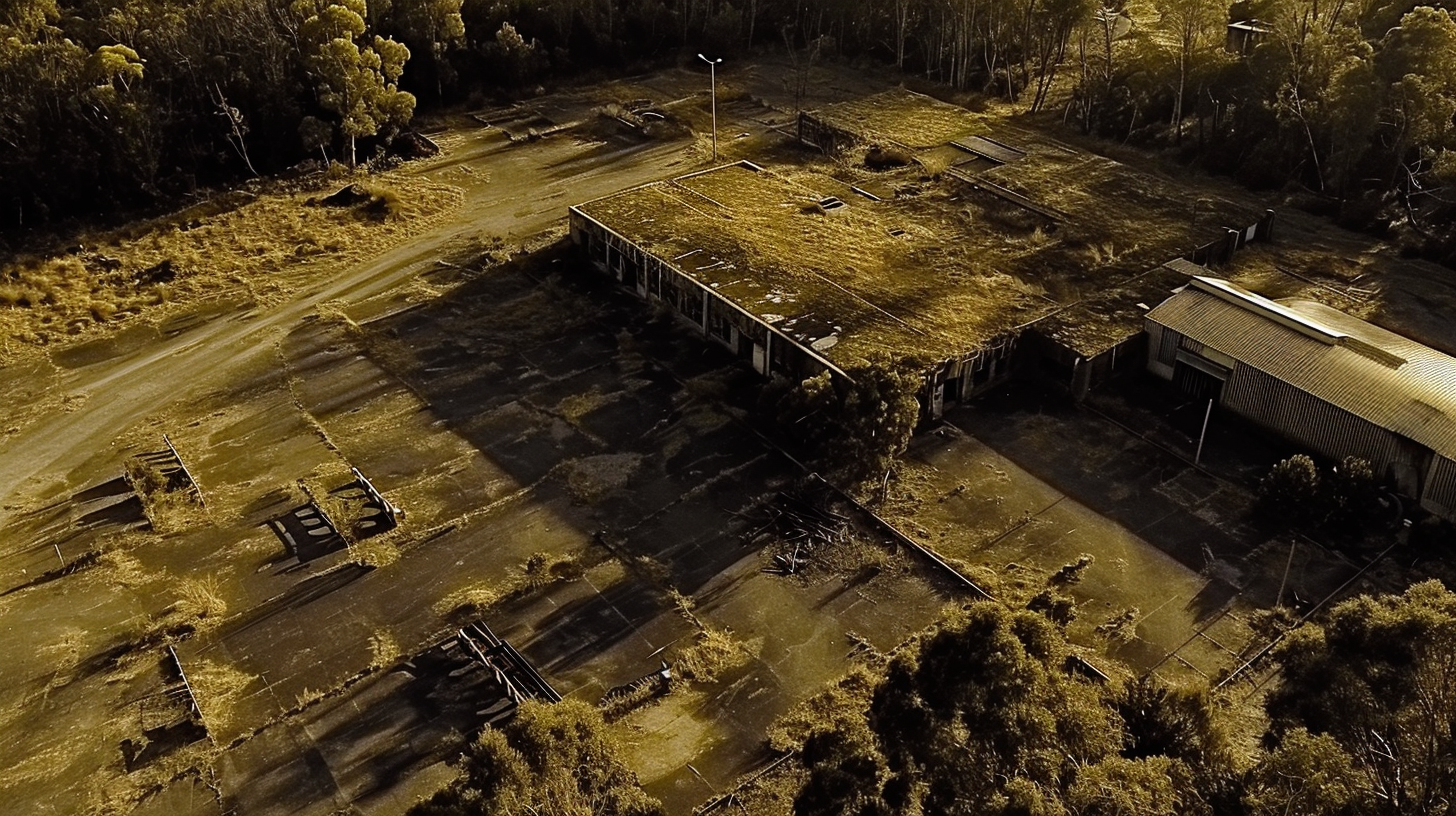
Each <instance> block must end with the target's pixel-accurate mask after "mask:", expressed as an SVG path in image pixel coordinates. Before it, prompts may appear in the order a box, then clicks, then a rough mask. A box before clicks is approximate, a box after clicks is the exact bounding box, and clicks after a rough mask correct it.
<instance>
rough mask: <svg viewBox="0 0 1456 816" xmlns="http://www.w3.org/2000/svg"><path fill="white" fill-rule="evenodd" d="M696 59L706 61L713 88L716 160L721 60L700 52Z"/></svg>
mask: <svg viewBox="0 0 1456 816" xmlns="http://www.w3.org/2000/svg"><path fill="white" fill-rule="evenodd" d="M698 59H700V60H702V61H703V62H706V63H708V77H709V79H710V80H711V82H712V89H713V161H717V160H718V63H720V62H722V61H723V58H722V57H719V58H717V59H708V58H707V57H705V56H703V55H702V54H699V55H698Z"/></svg>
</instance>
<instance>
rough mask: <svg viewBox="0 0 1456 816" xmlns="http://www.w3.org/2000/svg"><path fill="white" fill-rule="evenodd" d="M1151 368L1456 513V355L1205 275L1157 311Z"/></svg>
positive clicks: (1448, 514)
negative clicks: (1367, 466)
mask: <svg viewBox="0 0 1456 816" xmlns="http://www.w3.org/2000/svg"><path fill="white" fill-rule="evenodd" d="M1146 325H1147V333H1148V369H1149V370H1150V371H1152V372H1153V373H1154V374H1156V375H1158V376H1160V377H1162V378H1164V379H1167V380H1171V381H1173V382H1174V383H1176V384H1177V385H1178V386H1179V388H1181V389H1182V390H1183V391H1184V392H1186V393H1188V394H1190V395H1192V396H1195V397H1200V398H1208V399H1214V400H1216V401H1217V404H1219V405H1220V406H1223V407H1225V408H1227V409H1228V410H1230V411H1233V412H1234V413H1236V414H1239V415H1241V416H1243V417H1245V418H1247V419H1250V420H1252V421H1253V422H1255V423H1257V424H1259V425H1262V426H1264V427H1266V428H1268V429H1270V430H1272V431H1274V432H1276V433H1279V434H1280V435H1282V436H1285V437H1287V438H1289V439H1291V440H1294V441H1296V442H1298V443H1300V444H1301V445H1305V446H1307V447H1308V448H1309V449H1310V450H1312V451H1314V452H1316V453H1319V454H1322V455H1324V456H1328V457H1332V458H1340V457H1344V456H1359V457H1361V458H1363V459H1367V460H1369V461H1370V463H1371V464H1372V465H1373V466H1374V468H1375V470H1376V473H1377V474H1383V475H1385V476H1387V477H1388V478H1390V479H1392V480H1393V481H1394V482H1395V483H1396V484H1397V486H1398V487H1399V489H1400V490H1401V492H1403V493H1405V494H1407V495H1409V496H1412V497H1416V498H1418V499H1419V500H1420V503H1421V506H1422V507H1424V508H1425V509H1427V510H1429V511H1430V512H1433V513H1436V514H1437V515H1441V516H1443V517H1445V518H1448V519H1451V518H1456V358H1452V357H1449V356H1447V355H1445V354H1442V353H1441V352H1438V351H1436V350H1435V349H1432V348H1429V347H1427V346H1423V345H1421V344H1420V343H1416V342H1415V341H1413V340H1410V339H1408V338H1405V337H1401V336H1400V335H1397V334H1394V333H1392V332H1389V331H1386V330H1385V329H1382V328H1380V327H1379V326H1375V325H1373V324H1371V323H1367V322H1366V321H1363V320H1360V319H1358V318H1354V317H1350V316H1349V315H1346V314H1344V313H1343V312H1340V311H1338V310H1336V309H1332V308H1330V307H1328V306H1325V305H1323V304H1320V303H1314V302H1311V301H1303V300H1287V301H1273V300H1269V299H1268V298H1264V297H1262V296H1260V295H1257V294H1254V293H1253V292H1250V291H1248V290H1246V289H1243V288H1242V287H1239V286H1236V285H1234V284H1232V283H1229V282H1228V281H1225V280H1220V279H1217V278H1210V277H1201V276H1200V277H1195V278H1193V280H1192V281H1191V282H1190V284H1189V285H1188V286H1187V287H1186V288H1184V289H1183V290H1182V291H1181V292H1179V293H1177V294H1175V295H1174V296H1173V297H1171V298H1169V299H1168V300H1166V301H1164V302H1163V303H1162V304H1161V305H1159V306H1158V307H1157V308H1155V309H1153V310H1152V311H1151V312H1149V313H1148V315H1147V324H1146Z"/></svg>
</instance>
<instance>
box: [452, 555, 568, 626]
mask: <svg viewBox="0 0 1456 816" xmlns="http://www.w3.org/2000/svg"><path fill="white" fill-rule="evenodd" d="M584 574H586V573H585V570H584V569H583V568H582V566H581V565H580V564H579V563H577V561H576V558H574V557H573V556H570V555H555V554H551V553H544V552H538V553H534V554H532V555H531V556H530V557H529V558H527V559H526V560H525V561H524V562H523V563H522V564H521V565H520V566H518V567H515V568H514V569H512V570H511V571H510V572H508V573H507V574H506V576H505V578H504V579H502V580H500V581H497V582H493V583H486V582H480V583H475V584H470V585H469V586H465V587H462V588H460V589H457V590H455V591H454V592H451V593H450V594H449V595H446V596H445V597H444V598H441V599H440V600H439V601H437V602H436V603H435V605H434V606H433V607H432V609H434V611H435V614H437V615H439V616H440V617H442V618H446V619H448V620H450V621H451V622H454V623H467V622H469V621H473V620H479V619H480V618H483V617H485V616H486V614H488V613H489V612H490V611H491V610H492V609H494V608H495V607H496V606H498V605H500V604H502V603H505V602H507V601H511V600H515V599H517V598H521V597H524V596H525V595H527V594H529V593H531V592H534V591H536V590H538V589H541V588H543V587H546V586H550V585H551V584H554V583H557V582H561V581H575V580H578V579H579V578H581V577H582V576H583V575H584Z"/></svg>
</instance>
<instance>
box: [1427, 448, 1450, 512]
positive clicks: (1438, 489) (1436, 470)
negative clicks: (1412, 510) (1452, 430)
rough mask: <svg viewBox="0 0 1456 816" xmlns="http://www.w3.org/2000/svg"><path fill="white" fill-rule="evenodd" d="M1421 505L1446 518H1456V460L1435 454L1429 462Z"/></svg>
mask: <svg viewBox="0 0 1456 816" xmlns="http://www.w3.org/2000/svg"><path fill="white" fill-rule="evenodd" d="M1423 499H1424V500H1423V501H1422V502H1421V504H1422V505H1424V506H1425V507H1426V509H1427V510H1430V511H1432V512H1434V513H1439V514H1441V515H1443V516H1445V517H1446V518H1447V519H1456V462H1453V461H1451V460H1450V459H1447V458H1445V457H1444V456H1437V457H1436V459H1435V461H1434V462H1433V463H1432V464H1431V477H1430V479H1429V480H1428V481H1427V482H1426V494H1425V496H1424V497H1423Z"/></svg>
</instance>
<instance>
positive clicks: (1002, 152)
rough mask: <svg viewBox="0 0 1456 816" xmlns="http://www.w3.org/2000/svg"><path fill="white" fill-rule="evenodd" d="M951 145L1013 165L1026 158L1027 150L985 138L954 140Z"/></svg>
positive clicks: (966, 137)
mask: <svg viewBox="0 0 1456 816" xmlns="http://www.w3.org/2000/svg"><path fill="white" fill-rule="evenodd" d="M951 144H953V145H955V146H956V147H959V148H961V149H963V150H969V151H971V152H972V153H976V154H979V155H982V156H985V157H986V158H988V159H990V160H992V161H997V162H1000V163H1002V164H1011V163H1012V162H1018V161H1021V160H1022V159H1024V158H1026V151H1025V150H1019V149H1017V148H1014V147H1012V146H1011V145H1007V144H1002V143H1000V142H998V141H996V140H995V139H988V138H986V137H985V136H963V137H961V138H959V139H952V140H951Z"/></svg>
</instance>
